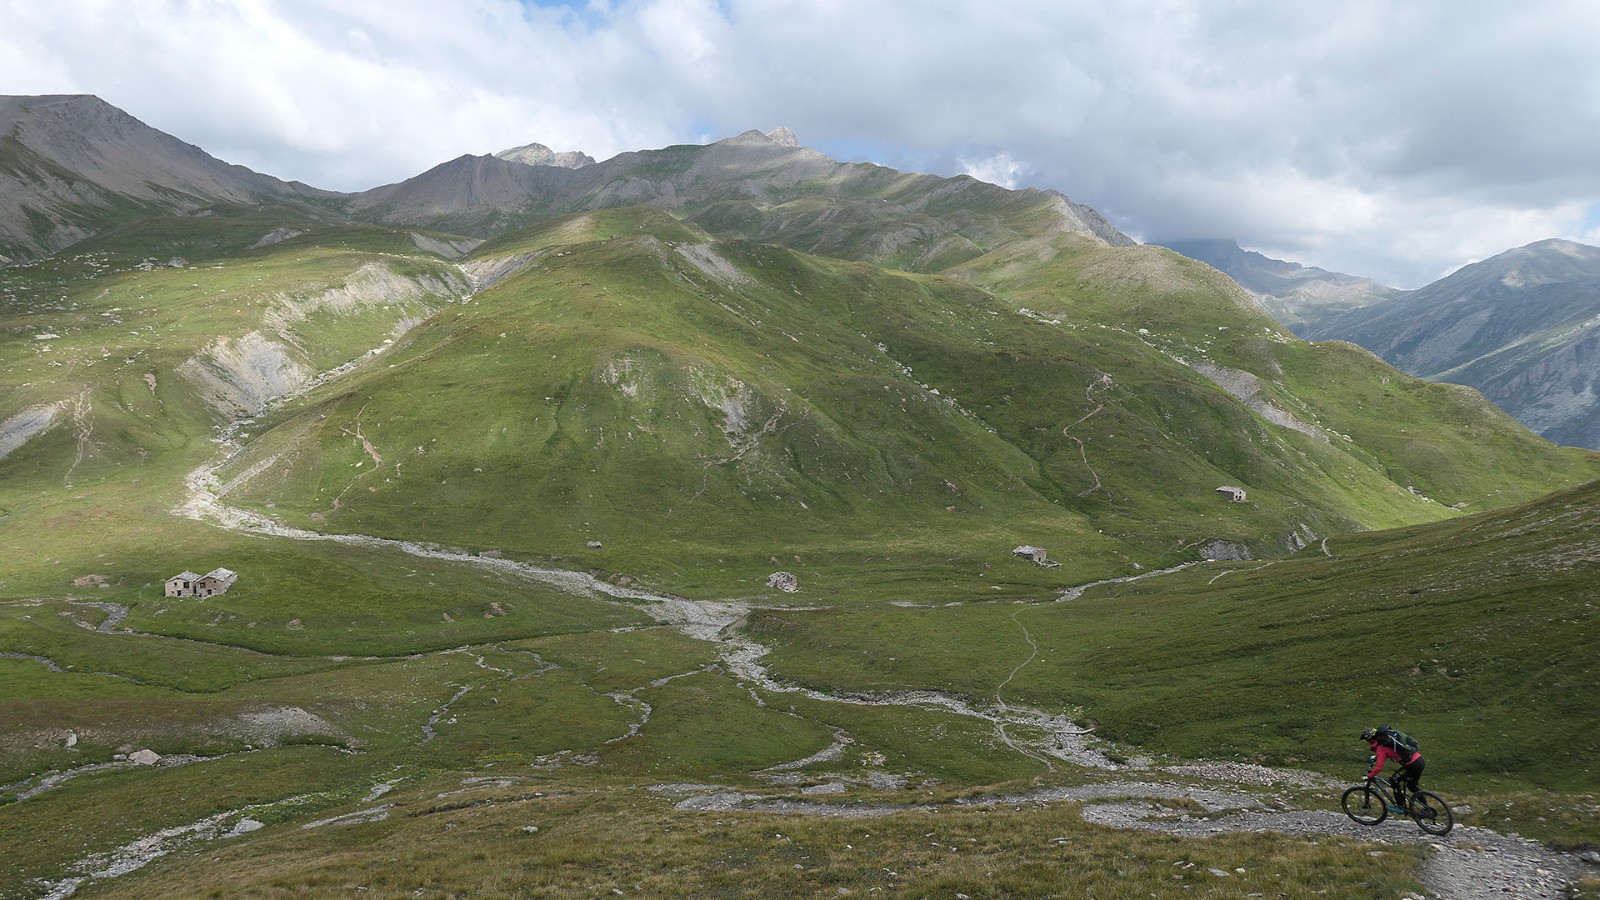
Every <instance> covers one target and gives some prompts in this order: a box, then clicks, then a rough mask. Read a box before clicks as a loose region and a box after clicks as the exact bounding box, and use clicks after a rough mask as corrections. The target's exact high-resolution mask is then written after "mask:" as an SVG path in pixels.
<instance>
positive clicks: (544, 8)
mask: <svg viewBox="0 0 1600 900" xmlns="http://www.w3.org/2000/svg"><path fill="white" fill-rule="evenodd" d="M1596 47H1600V3H1595V2H1593V0H1519V2H1502V0H1438V2H1434V0H1404V2H1402V0H1344V2H1340V3H1324V2H1310V0H1305V2H1300V0H1260V2H1257V0H1118V2H1113V3H1108V2H1105V0H1093V2H1081V0H571V2H565V3H560V2H547V0H540V2H528V0H524V2H518V0H50V2H38V0H0V93H9V94H39V93H93V94H98V95H100V96H101V97H104V98H105V99H107V100H108V101H110V102H112V103H114V104H116V105H117V106H120V107H122V108H123V109H125V110H127V111H128V112H130V113H132V114H133V115H135V116H137V117H139V118H140V119H142V120H144V121H145V122H147V123H149V124H151V125H154V126H155V127H157V128H160V129H162V130H164V131H168V132H170V133H172V134H175V135H177V136H178V137H181V138H183V139H184V140H187V141H189V142H191V143H195V144H198V145H200V146H201V147H203V148H205V149H206V150H208V151H210V152H211V153H212V154H214V155H216V156H220V157H222V158H224V159H226V160H228V161H230V162H237V163H241V164H244V165H247V166H250V167H251V168H254V169H257V170H259V171H264V172H267V173H269V174H272V175H276V176H279V177H282V178H289V179H299V180H301V181H306V182H309V183H311V184H314V185H317V186H319V187H326V188H334V189H342V190H359V189H362V188H367V187H372V186H374V185H377V184H382V183H386V182H391V181H397V180H400V179H402V178H405V177H407V176H410V175H413V174H416V173H417V172H420V171H422V170H424V169H426V168H428V167H430V166H432V165H434V164H436V163H439V162H442V161H444V160H446V159H450V158H453V157H456V156H459V155H461V154H463V153H486V152H492V151H494V150H498V149H502V148H504V147H508V146H513V145H517V144H524V143H528V142H531V141H538V142H540V143H544V144H547V145H549V146H551V147H553V148H555V149H557V150H567V149H581V150H584V151H586V152H588V153H590V154H591V155H593V156H595V157H597V158H601V159H603V158H605V157H607V156H610V155H612V154H614V153H618V152H621V151H624V150H632V149H641V148H649V147H659V146H665V145H667V144H672V143H686V142H695V143H698V142H705V141H710V140H715V139H717V138H720V137H726V136H728V135H732V134H736V133H738V132H740V131H744V130H746V129H748V128H760V129H762V130H770V129H771V128H773V127H775V126H777V125H780V124H784V125H788V126H789V127H791V128H793V129H794V130H795V132H797V133H798V134H799V136H800V139H801V142H802V143H804V144H806V145H807V146H811V147H815V148H817V149H819V150H822V151H824V152H826V153H829V154H830V155H832V156H835V157H838V158H840V159H846V160H871V161H874V162H879V163H882V164H885V165H890V166H894V167H896V168H901V169H908V170H917V171H931V172H936V173H940V174H956V173H959V172H968V173H970V174H973V175H976V176H978V177H981V178H984V179H986V180H990V181H994V182H997V183H1000V184H1005V185H1009V186H1017V187H1021V186H1036V187H1051V188H1056V189H1058V190H1060V191H1062V192H1064V193H1066V194H1067V195H1068V196H1070V197H1071V198H1072V199H1073V200H1076V201H1078V202H1082V203H1088V204H1090V205H1092V206H1094V207H1096V208H1097V209H1099V210H1100V211H1101V212H1102V213H1104V214H1105V215H1106V216H1107V217H1108V218H1110V219H1111V221H1112V222H1113V223H1115V224H1116V225H1117V226H1118V227H1120V228H1122V229H1123V230H1124V231H1126V232H1128V233H1129V234H1132V235H1134V236H1136V237H1139V238H1142V239H1147V240H1161V239H1177V238H1187V237H1232V238H1236V239H1238V240H1239V242H1240V243H1241V244H1243V245H1244V246H1246V247H1249V248H1251V249H1256V250H1261V251H1263V252H1265V253H1267V254H1269V255H1272V256H1277V257H1279V258H1284V259H1292V260H1296V261H1300V262H1304V263H1307V264H1311V265H1321V266H1323V267H1325V268H1329V269H1334V270H1338V271H1344V272H1350V273H1353V274H1359V275H1371V276H1374V277H1377V278H1379V279H1380V280H1382V281H1385V282H1387V283H1389V284H1393V285H1396V286H1400V287H1416V286H1420V285H1421V284H1424V283H1426V282H1428V281H1431V280H1433V279H1435V278H1437V277H1439V276H1440V275H1442V274H1444V273H1446V272H1448V271H1450V270H1452V269H1454V268H1455V267H1457V266H1459V265H1461V264H1463V263H1466V262H1470V261H1472V260H1475V259H1481V258H1483V257H1486V256H1490V255H1493V254H1494V253H1497V252H1499V251H1501V250H1505V249H1509V248H1511V247H1515V246H1520V245H1522V244H1525V243H1528V242H1530V241H1534V240H1539V239H1542V238H1547V237H1566V238H1571V239H1575V240H1581V241H1586V242H1589V243H1600V164H1597V160H1600V53H1597V52H1596V49H1595V48H1596Z"/></svg>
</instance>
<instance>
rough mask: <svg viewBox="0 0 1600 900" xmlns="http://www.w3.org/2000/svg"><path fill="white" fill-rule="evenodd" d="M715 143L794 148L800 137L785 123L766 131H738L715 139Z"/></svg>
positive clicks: (797, 145) (798, 143)
mask: <svg viewBox="0 0 1600 900" xmlns="http://www.w3.org/2000/svg"><path fill="white" fill-rule="evenodd" d="M716 143H718V144H723V145H730V144H731V145H735V146H740V145H742V146H756V147H794V148H798V147H799V146H800V139H799V138H797V137H795V134H794V132H793V131H790V130H789V126H787V125H779V126H778V127H777V128H774V129H773V130H771V131H767V132H763V131H761V130H760V129H756V128H752V129H750V130H749V131H743V132H740V133H739V134H736V135H734V136H733V137H730V138H723V139H722V140H720V141H717V142H716Z"/></svg>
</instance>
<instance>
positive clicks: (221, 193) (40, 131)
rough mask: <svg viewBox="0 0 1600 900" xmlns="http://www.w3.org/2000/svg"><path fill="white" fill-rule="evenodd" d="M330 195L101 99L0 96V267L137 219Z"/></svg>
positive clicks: (85, 97)
mask: <svg viewBox="0 0 1600 900" xmlns="http://www.w3.org/2000/svg"><path fill="white" fill-rule="evenodd" d="M327 196H331V195H330V194H329V192H326V191H319V190H317V189H315V188H311V187H309V186H307V185H303V184H299V183H291V182H285V181H281V180H279V179H277V178H273V177H271V176H269V175H262V174H260V173H257V172H253V171H251V170H250V169H247V168H245V167H243V166H236V165H232V164H230V163H226V162H223V161H222V160H219V159H217V158H216V157H213V156H211V155H210V154H208V153H206V152H205V151H204V150H201V149H200V148H199V147H196V146H194V145H192V144H188V143H185V142H183V141H181V140H179V139H178V138H175V137H173V136H171V135H169V134H166V133H165V132H162V131H159V130H157V129H155V128H151V127H150V126H149V125H146V124H144V123H143V122H141V121H139V120H138V119H136V118H134V117H133V116H131V115H128V114H127V113H126V112H123V111H122V110H120V109H118V108H117V107H115V106H112V105H111V104H109V103H107V102H105V101H104V100H101V99H100V98H98V97H94V96H90V95H81V94H62V95H45V96H36V97H0V264H3V263H4V262H5V261H7V260H10V261H17V260H24V259H30V258H34V257H37V256H41V255H45V254H49V253H53V252H55V251H57V250H60V249H62V248H64V247H68V246H70V245H72V244H74V243H76V242H78V241H80V240H82V239H84V238H85V237H88V236H90V235H91V234H94V233H96V232H98V231H100V230H102V229H103V228H105V227H106V226H107V225H109V224H112V223H114V222H116V221H120V220H124V219H127V218H131V217H134V216H139V215H153V214H154V215H161V214H167V215H171V214H177V215H190V214H195V213H198V212H201V211H203V210H205V209H206V208H207V207H210V206H212V205H215V204H219V203H222V204H263V203H291V204H293V203H305V202H308V201H315V200H318V199H321V198H324V197H327Z"/></svg>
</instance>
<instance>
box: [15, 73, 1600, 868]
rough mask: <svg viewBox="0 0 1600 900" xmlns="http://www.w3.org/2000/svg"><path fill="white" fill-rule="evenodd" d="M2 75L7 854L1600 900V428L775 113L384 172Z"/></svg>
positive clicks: (1089, 226) (56, 863)
mask: <svg viewBox="0 0 1600 900" xmlns="http://www.w3.org/2000/svg"><path fill="white" fill-rule="evenodd" d="M4 99H5V106H4V107H3V109H4V112H5V117H9V118H7V121H13V120H14V121H16V122H20V123H22V124H20V125H17V126H16V127H15V128H14V129H13V130H12V132H11V133H10V134H9V135H8V136H7V137H5V138H4V139H3V140H0V185H4V189H5V191H6V192H7V196H8V200H7V204H9V205H6V204H0V214H4V213H6V211H7V210H9V209H11V208H12V207H13V206H14V207H17V208H18V209H22V210H25V213H19V215H20V218H18V219H17V220H16V221H15V222H9V221H8V222H6V223H4V224H5V228H4V229H0V235H3V236H4V238H5V242H4V243H3V244H0V252H3V253H4V254H5V256H6V258H7V259H9V260H11V262H10V263H9V264H7V265H4V266H3V267H0V847H3V848H4V851H5V852H4V853H3V854H0V897H5V898H11V897H16V898H23V897H45V896H48V897H66V896H84V897H99V896H107V897H120V896H127V897H155V896H212V897H236V896H245V897H279V896H296V897H301V896H306V897H334V896H338V897H348V896H357V895H361V896H379V897H401V896H416V897H464V896H584V897H590V896H615V895H626V896H635V895H637V896H658V897H665V896H705V897H776V896H797V897H817V896H868V895H881V896H893V897H1040V896H1074V897H1080V896H1081V897H1094V896H1098V897H1111V896H1139V897H1143V896H1158V897H1169V896H1170V897H1176V896H1214V897H1247V896H1290V897H1299V896H1310V895H1328V896H1337V897H1398V896H1407V895H1425V896H1436V895H1439V894H1437V893H1436V892H1437V891H1438V890H1439V889H1438V887H1437V885H1438V884H1439V883H1440V882H1439V881H1438V878H1439V877H1440V876H1439V875H1438V872H1440V871H1442V870H1449V867H1451V866H1456V867H1457V868H1456V869H1454V870H1450V871H1475V870H1474V869H1473V868H1472V867H1473V866H1475V865H1478V862H1477V861H1481V860H1483V859H1488V858H1490V857H1493V858H1494V859H1495V860H1497V861H1499V862H1501V863H1503V864H1504V865H1506V866H1510V867H1512V868H1515V869H1517V871H1519V872H1526V873H1531V872H1534V871H1535V870H1537V871H1538V872H1541V873H1544V874H1542V875H1539V876H1537V878H1539V879H1543V881H1539V884H1541V885H1544V884H1546V883H1548V886H1549V889H1550V890H1551V891H1555V890H1558V889H1559V890H1563V891H1568V892H1569V893H1567V894H1563V895H1562V896H1595V895H1596V894H1597V892H1600V882H1597V880H1596V877H1595V874H1596V872H1600V869H1596V867H1595V865H1596V864H1595V862H1593V861H1592V860H1590V861H1586V857H1585V855H1584V854H1588V856H1589V857H1593V856H1594V854H1595V852H1596V850H1597V848H1600V692H1597V691H1596V690H1595V687H1594V685H1595V684H1596V682H1597V679H1600V650H1597V648H1600V480H1597V479H1600V454H1597V453H1595V452H1592V451H1587V450H1582V449H1578V448H1573V447H1562V446H1557V445H1555V444H1552V443H1550V442H1548V441H1546V440H1544V439H1543V438H1541V437H1539V436H1537V435H1535V434H1534V433H1532V432H1531V431H1529V430H1528V429H1527V428H1525V427H1524V426H1523V425H1520V424H1518V423H1517V422H1516V421H1515V420H1513V419H1512V418H1511V417H1509V416H1508V415H1507V414H1505V413H1504V412H1502V411H1501V410H1500V409H1498V408H1497V407H1495V406H1494V405H1492V404H1491V403H1489V402H1488V401H1487V400H1485V399H1484V398H1483V396H1482V395H1480V394H1479V393H1478V392H1477V391H1475V390H1472V389H1470V388H1464V387H1459V386H1456V385H1450V384H1442V383H1433V382H1429V381H1424V380H1421V379H1418V378H1413V377H1410V376H1407V375H1404V374H1402V373H1400V372H1399V371H1397V370H1395V369H1394V368H1392V367H1390V366H1389V365H1388V364H1387V363H1385V362H1383V361H1382V360H1381V359H1379V358H1378V357H1377V356H1375V355H1373V354H1372V353H1370V352H1368V351H1366V350H1363V349H1362V348H1360V347H1358V346H1356V345H1354V344H1349V343H1344V342H1321V343H1313V342H1306V341H1303V340H1300V339H1299V338H1297V337H1295V336H1294V335H1293V334H1292V333H1291V332H1290V331H1289V330H1288V329H1287V328H1285V327H1284V326H1283V325H1280V324H1279V323H1278V322H1277V321H1275V320H1274V319H1273V318H1272V316H1271V315H1270V314H1269V313H1268V312H1267V311H1266V310H1265V309H1264V308H1263V307H1262V306H1261V305H1260V303H1258V302H1257V300H1256V299H1255V298H1254V297H1253V296H1252V295H1251V294H1249V293H1248V292H1246V291H1245V290H1244V289H1242V288H1240V287H1239V286H1238V285H1237V284H1235V283H1234V282H1233V281H1232V280H1231V279H1229V278H1228V277H1227V276H1225V275H1223V274H1222V273H1220V272H1218V271H1217V270H1215V269H1213V268H1211V267H1209V266H1207V265H1205V264H1203V263H1199V262H1196V261H1194V260H1191V259H1188V258H1185V257H1183V256H1180V255H1178V254H1177V253H1175V252H1172V251H1170V250H1166V249H1162V248H1160V247H1156V246H1151V245H1144V244H1139V243H1137V242H1135V241H1133V240H1132V239H1131V238H1129V237H1127V236H1126V235H1124V234H1122V233H1121V232H1120V231H1118V230H1117V229H1116V228H1115V227H1113V226H1112V225H1111V224H1110V223H1109V222H1108V221H1107V220H1106V219H1104V218H1102V217H1101V216H1100V214H1099V213H1097V212H1095V211H1094V210H1093V209H1090V208H1089V207H1087V206H1082V205H1080V204H1075V203H1072V202H1071V201H1069V200H1067V198H1066V197H1064V196H1062V195H1061V194H1058V193H1055V192H1048V191H1038V190H1022V191H1014V190H1007V189H1005V188H1001V187H998V186H995V185H992V184H987V183H984V182H981V181H978V180H976V179H973V178H970V177H966V176H962V177H958V178H942V177H936V176H932V175H915V174H906V173H901V172H897V171H894V170H891V169H886V168H883V167H880V166H874V165H870V164H865V163H857V164H846V163H840V162H836V161H834V160H831V159H829V158H827V157H825V156H823V155H822V154H820V153H818V152H816V151H812V150H808V149H806V148H804V147H802V146H800V145H799V143H798V141H797V140H796V139H795V138H794V136H793V134H792V133H789V132H788V131H787V129H782V130H780V131H775V132H772V133H770V134H763V133H762V132H759V131H754V132H747V133H745V134H742V135H739V136H737V137H734V138H730V139H727V140H724V141H719V142H715V143H711V144H707V145H704V146H701V145H679V146H674V147H668V148H665V149H661V150H650V151H640V152H634V153H625V154H622V155H620V156H618V157H615V158H613V159H611V160H606V161H603V162H599V163H593V162H592V161H591V164H587V165H582V166H580V167H576V168H565V167H561V166H558V165H553V164H552V165H545V164H540V165H533V164H529V163H526V162H519V161H516V160H515V159H508V158H502V157H501V156H483V157H470V156H469V157H463V158H461V159H459V160H455V161H452V162H449V163H445V164H443V165H441V166H439V167H437V168H435V169H433V170H430V171H429V172H426V173H423V174H422V175H419V176H417V177H415V178H413V179H410V180H407V181H404V182H400V183H397V184H393V185H387V186H384V187H380V188H375V189H373V190H370V191H367V192H364V193H357V194H340V193H335V192H330V191H320V190H317V189H314V188H308V187H306V186H305V185H301V184H299V183H297V182H295V183H290V182H282V181H278V180H277V179H272V178H268V177H267V176H264V175H257V174H256V173H253V172H249V170H246V169H242V168H241V167H236V166H227V165H226V164H223V163H221V162H220V161H218V160H215V159H213V158H211V157H209V156H207V155H205V154H204V153H203V152H202V151H199V149H198V148H195V147H191V146H189V145H187V144H182V143H181V142H178V141H177V140H176V139H173V138H170V137H168V136H166V135H163V134H161V133H160V132H155V131H154V129H148V127H147V126H143V125H142V123H138V122H137V120H133V119H132V117H129V116H127V115H126V114H125V113H121V112H120V110H115V108H114V107H110V106H109V104H105V103H103V101H99V100H97V99H95V98H89V97H67V98H61V97H54V98H31V97H13V98H4ZM51 117H54V118H51ZM0 118H4V117H0ZM124 120H126V121H124ZM107 121H111V122H114V123H120V124H118V126H117V128H110V127H109V126H105V125H104V123H105V122H107ZM50 122H55V123H57V124H59V123H66V125H67V126H70V127H71V128H75V129H78V131H77V133H78V134H80V135H81V136H83V139H84V140H85V141H89V142H90V143H94V142H99V143H96V144H95V146H97V147H99V148H100V149H99V150H98V151H97V152H98V153H99V155H98V156H97V157H95V158H96V159H100V160H105V161H106V162H105V168H103V169H96V170H89V169H85V168H83V167H82V165H78V167H77V168H74V165H75V164H77V163H75V160H79V157H76V156H70V155H67V156H60V155H58V156H54V157H53V156H51V155H50V153H49V151H50V147H51V146H54V145H50V144H48V143H41V142H40V141H39V140H34V139H33V138H30V137H29V135H31V134H35V133H36V132H33V131H29V130H28V129H29V128H31V127H35V125H37V128H38V131H37V133H40V134H43V133H46V131H47V129H45V128H44V125H39V124H37V123H50ZM129 122H131V123H133V124H132V125H129V124H127V123H129ZM29 123H35V125H29ZM134 126H138V128H135V127H134ZM52 127H54V126H52ZM62 127H65V126H62ZM139 129H145V130H144V131H140V130H139ZM49 133H54V132H49ZM130 133H131V134H135V135H138V136H141V137H140V138H139V140H138V141H133V140H132V139H131V138H129V137H128V135H129V134H130ZM162 139H165V140H162ZM30 141H32V142H31V143H30ZM114 148H121V149H120V150H118V151H117V152H112V151H113V149H114ZM190 151H193V152H190ZM162 153H166V154H169V155H168V156H152V154H162ZM119 154H121V155H119ZM130 160H144V161H145V162H144V163H140V164H139V165H135V163H134V162H132V161H130ZM151 160H157V161H159V162H160V165H156V164H155V162H151ZM119 161H120V162H119ZM141 166H142V168H141ZM113 170H115V172H119V173H121V174H120V175H118V176H117V177H112V175H111V174H108V173H110V172H112V171H113ZM162 179H167V181H165V182H164V181H162ZM91 186H92V189H91ZM13 226H14V227H13ZM1380 722H1392V723H1393V724H1394V725H1395V726H1396V727H1398V728H1403V729H1404V730H1405V731H1407V732H1408V733H1410V734H1412V735H1417V736H1419V737H1420V738H1421V741H1422V752H1423V754H1424V756H1425V758H1426V760H1427V770H1426V775H1425V777H1424V780H1423V782H1422V787H1423V788H1424V789H1426V790H1429V791H1433V792H1434V793H1436V794H1438V795H1439V796H1440V797H1442V798H1444V799H1445V800H1446V801H1447V802H1448V803H1449V804H1450V806H1451V808H1452V809H1453V812H1454V820H1453V821H1454V825H1453V828H1451V829H1450V830H1449V831H1448V832H1447V833H1446V834H1443V835H1437V834H1429V833H1426V832H1425V831H1424V830H1422V829H1419V828H1418V827H1417V822H1414V821H1413V819H1412V818H1410V817H1408V815H1406V814H1405V813H1404V812H1403V811H1402V812H1395V813H1391V814H1389V816H1388V818H1387V820H1386V821H1384V822H1382V823H1380V824H1379V825H1377V826H1370V827H1369V826H1365V825H1361V824H1357V823H1356V822H1354V821H1352V820H1351V819H1350V818H1348V817H1347V816H1346V815H1345V813H1344V812H1343V811H1342V810H1341V808H1340V795H1341V793H1342V792H1343V791H1344V789H1345V788H1346V787H1349V786H1351V785H1354V784H1357V783H1359V782H1360V780H1361V778H1362V776H1363V774H1364V773H1365V772H1366V768H1367V760H1368V756H1369V753H1370V750H1369V747H1368V746H1367V745H1366V744H1365V743H1363V742H1362V741H1360V740H1358V738H1357V736H1358V735H1359V734H1360V733H1361V731H1362V729H1363V728H1364V727H1367V726H1369V725H1377V724H1379V723H1380ZM1390 771H1391V772H1392V770H1390ZM1386 774H1388V773H1386ZM1424 824H1427V823H1424ZM1446 827H1448V826H1446ZM1441 867H1443V868H1441ZM1463 867H1464V868H1463ZM1528 877H1530V878H1532V877H1534V876H1532V875H1529V876H1528ZM1535 895H1537V896H1556V894H1555V893H1550V894H1535ZM1443 896H1449V894H1443Z"/></svg>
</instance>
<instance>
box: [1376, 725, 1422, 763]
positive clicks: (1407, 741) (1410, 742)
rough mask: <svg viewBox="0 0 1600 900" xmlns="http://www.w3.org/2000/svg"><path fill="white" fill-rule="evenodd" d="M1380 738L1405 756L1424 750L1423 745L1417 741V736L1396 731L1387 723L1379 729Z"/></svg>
mask: <svg viewBox="0 0 1600 900" xmlns="http://www.w3.org/2000/svg"><path fill="white" fill-rule="evenodd" d="M1378 740H1380V741H1382V742H1383V743H1385V744H1387V745H1388V746H1389V749H1391V750H1394V751H1396V752H1398V753H1400V754H1402V755H1404V756H1410V755H1411V754H1413V753H1421V752H1422V746H1421V745H1420V744H1418V743H1417V739H1416V738H1414V737H1412V736H1411V735H1409V734H1406V733H1405V732H1404V731H1396V730H1394V729H1393V728H1390V727H1389V726H1387V725H1385V726H1383V727H1382V728H1379V729H1378Z"/></svg>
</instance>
